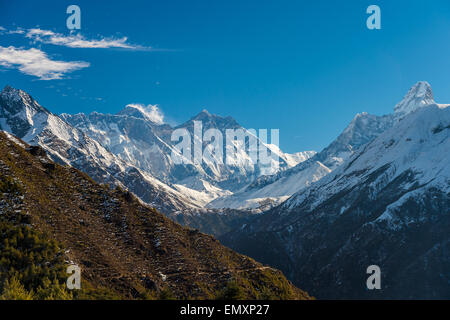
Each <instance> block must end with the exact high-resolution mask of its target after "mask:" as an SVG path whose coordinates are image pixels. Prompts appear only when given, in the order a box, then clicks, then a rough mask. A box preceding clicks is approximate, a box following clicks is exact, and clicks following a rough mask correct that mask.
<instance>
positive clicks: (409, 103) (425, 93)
mask: <svg viewBox="0 0 450 320" xmlns="http://www.w3.org/2000/svg"><path fill="white" fill-rule="evenodd" d="M430 104H435V102H434V98H433V90H432V89H431V86H430V84H429V83H428V82H426V81H419V82H417V83H416V84H415V85H414V86H412V87H411V89H409V91H408V93H407V94H406V96H405V97H404V98H403V100H402V101H400V102H399V103H398V104H397V105H396V106H395V108H394V112H395V113H396V114H403V115H404V114H407V113H410V112H412V111H415V110H417V109H418V108H421V107H424V106H427V105H430Z"/></svg>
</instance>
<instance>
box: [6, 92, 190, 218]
mask: <svg viewBox="0 0 450 320" xmlns="http://www.w3.org/2000/svg"><path fill="white" fill-rule="evenodd" d="M0 119H1V122H0V129H1V130H5V131H7V132H9V133H10V134H13V135H15V136H17V137H19V138H20V139H22V140H23V141H25V142H26V143H28V144H31V145H39V146H41V147H42V148H43V149H44V150H45V151H46V152H47V153H48V154H49V155H50V156H51V158H52V159H53V160H55V161H57V162H59V163H61V164H66V165H71V166H74V167H76V168H78V169H80V170H82V171H84V172H86V173H87V174H89V175H90V176H91V177H92V178H93V179H95V180H97V181H98V182H102V183H107V184H112V185H119V186H122V187H125V188H128V189H130V190H131V191H132V192H133V193H135V194H136V195H137V196H138V197H139V198H141V200H143V201H144V202H147V203H149V204H151V205H152V206H154V207H156V208H158V209H160V210H161V211H162V212H168V211H169V212H172V211H176V210H184V209H187V208H198V207H199V206H198V205H197V204H196V203H195V202H193V201H191V200H189V199H188V198H187V197H185V196H183V195H182V194H181V193H180V192H179V191H177V190H175V189H173V188H171V187H169V186H168V185H166V184H164V183H162V182H161V181H159V180H158V179H157V178H155V177H153V176H152V175H151V174H149V173H147V172H144V171H142V170H140V169H138V168H136V167H134V166H133V165H132V164H130V163H127V162H126V161H124V160H122V159H120V158H118V157H116V156H115V155H114V154H112V153H111V152H110V151H109V150H107V149H106V148H105V147H103V146H102V144H100V143H99V142H98V141H97V140H95V139H92V138H90V137H89V136H87V135H86V134H85V133H83V132H82V131H80V130H79V129H76V128H74V127H73V126H71V125H70V124H68V123H67V122H66V121H65V120H63V119H62V118H60V117H58V116H56V115H54V114H52V113H51V112H49V111H48V110H47V109H45V108H43V107H41V106H40V105H39V104H38V103H37V102H36V101H35V100H34V99H33V98H31V96H30V95H28V94H27V93H25V92H24V91H22V90H17V89H14V88H11V87H9V86H7V87H5V89H4V90H3V91H2V92H1V94H0Z"/></svg>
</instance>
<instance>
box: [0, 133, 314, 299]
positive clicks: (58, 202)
mask: <svg viewBox="0 0 450 320" xmlns="http://www.w3.org/2000/svg"><path fill="white" fill-rule="evenodd" d="M0 181H1V182H2V183H1V191H2V193H0V220H1V222H2V223H3V220H2V219H4V218H5V217H7V216H8V217H10V218H11V219H12V220H11V221H15V222H14V223H16V224H18V223H23V222H20V221H19V220H15V219H14V216H16V217H19V216H26V217H27V222H26V224H27V226H28V227H31V229H33V230H36V232H39V233H41V234H45V235H47V236H48V237H49V238H50V239H53V240H55V241H57V242H58V243H60V244H61V246H62V247H63V248H65V252H64V256H65V259H66V260H67V262H68V261H72V262H74V263H76V264H78V265H79V266H80V267H81V270H82V285H83V284H86V283H89V284H90V285H92V286H93V287H101V288H107V289H108V290H110V291H112V292H114V293H115V295H118V296H119V297H125V298H139V297H140V298H142V297H144V298H149V297H150V298H151V297H158V293H161V292H166V295H167V292H170V293H171V294H173V295H174V296H175V297H177V298H214V297H216V296H217V294H218V293H220V292H221V290H223V289H224V288H225V287H227V285H228V284H229V283H230V282H231V281H232V283H235V284H237V286H238V287H239V288H240V290H242V294H243V297H245V298H250V299H252V298H262V297H271V298H284V299H308V298H309V296H308V295H307V294H306V293H305V292H303V291H301V290H299V289H297V288H296V287H294V286H293V285H292V284H291V283H290V282H289V281H287V280H286V278H284V276H283V275H282V274H281V272H279V271H277V270H275V269H272V268H270V267H266V266H263V265H261V264H259V263H257V262H255V261H254V260H253V259H251V258H248V257H245V256H243V255H239V254H237V253H235V252H233V251H231V250H230V249H228V248H226V247H224V246H222V245H221V244H220V243H219V242H218V241H217V240H216V239H214V238H213V237H211V236H208V235H205V234H202V233H200V232H198V231H196V230H192V229H187V228H184V227H181V226H180V225H178V224H176V223H174V222H172V221H171V220H169V219H168V218H166V217H164V216H163V215H162V214H160V213H158V212H157V211H156V210H155V209H153V208H150V207H149V206H146V205H143V204H141V202H140V201H139V200H138V199H136V198H135V197H134V196H133V195H132V194H131V193H129V192H127V191H123V190H122V189H120V188H116V189H111V188H110V187H108V186H107V185H100V184H97V183H95V182H94V181H93V180H92V179H91V178H90V177H88V176H87V175H86V174H84V173H82V172H80V171H78V170H77V169H75V168H72V167H69V166H61V165H59V164H56V163H54V162H53V161H51V160H50V159H49V158H48V157H47V155H46V153H45V151H44V150H43V148H41V147H30V146H29V145H27V144H26V143H25V142H23V141H21V140H19V139H17V138H16V137H13V136H11V135H10V134H8V133H6V132H3V131H0ZM2 226H3V224H2ZM28 227H27V228H28ZM11 245H14V243H11ZM36 250H42V249H39V248H37V249H36ZM38 254H39V252H38V251H36V252H35V255H38ZM1 263H2V264H3V263H4V261H2V262H1ZM2 270H3V269H2ZM19 272H20V270H19ZM31 272H32V271H31Z"/></svg>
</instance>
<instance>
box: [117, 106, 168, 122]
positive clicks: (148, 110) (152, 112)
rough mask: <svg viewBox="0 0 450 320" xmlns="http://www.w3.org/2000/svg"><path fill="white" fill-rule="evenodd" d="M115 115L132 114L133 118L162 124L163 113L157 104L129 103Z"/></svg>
mask: <svg viewBox="0 0 450 320" xmlns="http://www.w3.org/2000/svg"><path fill="white" fill-rule="evenodd" d="M117 115H122V116H132V117H135V118H140V119H145V120H149V121H151V122H153V123H155V124H164V114H163V112H162V111H161V109H160V108H159V107H158V105H151V104H149V105H147V106H145V105H143V104H138V103H130V104H128V105H126V106H125V108H124V109H122V110H121V111H119V112H118V113H117Z"/></svg>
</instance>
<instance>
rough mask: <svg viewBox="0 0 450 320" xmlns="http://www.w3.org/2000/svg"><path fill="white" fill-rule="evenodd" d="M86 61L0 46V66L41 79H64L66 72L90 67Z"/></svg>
mask: <svg viewBox="0 0 450 320" xmlns="http://www.w3.org/2000/svg"><path fill="white" fill-rule="evenodd" d="M89 65H90V64H89V63H88V62H84V61H57V60H52V59H50V58H49V57H48V55H47V53H45V52H43V51H41V50H39V49H36V48H31V49H22V48H16V47H13V46H10V47H2V46H0V66H3V67H6V68H16V69H18V70H19V71H21V72H22V73H25V74H28V75H32V76H36V77H38V78H39V79H40V80H55V79H62V78H63V76H64V75H65V74H66V73H69V72H72V71H75V70H79V69H82V68H87V67H89Z"/></svg>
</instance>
